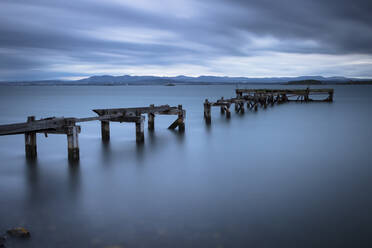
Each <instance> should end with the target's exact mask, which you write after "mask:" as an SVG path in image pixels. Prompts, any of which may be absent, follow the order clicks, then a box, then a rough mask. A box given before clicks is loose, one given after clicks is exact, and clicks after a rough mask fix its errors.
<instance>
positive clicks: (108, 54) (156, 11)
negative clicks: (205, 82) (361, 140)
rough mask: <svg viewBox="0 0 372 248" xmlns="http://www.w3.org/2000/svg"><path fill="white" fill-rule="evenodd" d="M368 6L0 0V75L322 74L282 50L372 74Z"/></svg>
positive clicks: (235, 0) (351, 72) (269, 0)
mask: <svg viewBox="0 0 372 248" xmlns="http://www.w3.org/2000/svg"><path fill="white" fill-rule="evenodd" d="M371 9H372V3H371V2H370V1H365V0H356V1H353V2H350V1H346V0H339V1H334V0H323V1H321V0H314V1H307V0H296V1H295V0H283V1H274V0H251V1H244V0H213V1H212V0H206V1H202V2H201V1H196V0H189V1H187V0H180V1H177V3H175V1H171V0H157V1H146V0H139V1H129V0H108V1H98V0H93V1H87V0H75V1H60V0H33V1H27V0H2V1H1V2H0V80H21V79H46V78H61V77H68V76H85V75H91V74H96V73H97V74H102V73H113V74H123V73H137V72H141V71H142V72H148V73H155V74H162V75H167V74H188V73H194V74H201V73H217V74H220V75H224V74H226V75H235V76H236V75H237V74H240V75H241V76H250V75H252V76H278V74H279V73H280V72H281V71H283V70H286V71H287V73H288V74H292V75H295V74H299V73H313V74H316V73H322V74H327V73H326V72H324V68H320V67H319V68H317V67H316V66H313V68H308V69H304V67H305V66H307V65H308V64H306V62H303V63H304V64H303V67H302V68H300V69H299V68H298V66H297V65H298V63H302V61H297V62H294V60H293V56H292V57H291V54H293V55H296V56H298V55H302V56H303V57H302V58H303V59H304V60H308V59H309V58H310V59H311V61H315V62H316V61H317V60H319V64H321V65H322V66H323V67H324V65H326V64H327V61H328V62H329V63H333V61H339V60H340V59H343V60H344V61H343V62H344V63H343V64H342V65H340V66H337V65H334V64H332V70H330V72H329V73H332V74H339V75H345V71H344V68H345V67H347V68H349V69H348V70H347V75H346V76H364V77H365V76H372V72H370V71H372V70H371V69H372V68H371V66H372V59H371V58H372V17H371V15H370V13H369V10H371ZM286 55H288V57H290V58H292V59H286ZM270 57H272V59H271V60H270ZM267 58H269V61H267V63H266V64H263V63H262V59H267ZM298 58H301V57H298ZM229 61H233V62H230V64H235V66H236V67H235V68H234V69H232V68H229ZM255 61H256V63H255ZM255 64H259V65H260V66H261V67H263V69H262V68H261V69H260V68H254V66H255ZM281 65H282V66H281ZM291 65H292V66H291ZM232 66H233V65H232ZM232 66H231V67H232ZM288 67H292V68H293V69H292V72H291V71H290V70H288ZM223 68H225V69H223ZM281 68H282V69H281ZM337 68H339V69H337ZM279 76H280V75H279Z"/></svg>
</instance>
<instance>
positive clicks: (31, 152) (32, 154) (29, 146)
mask: <svg viewBox="0 0 372 248" xmlns="http://www.w3.org/2000/svg"><path fill="white" fill-rule="evenodd" d="M33 121H35V116H29V117H27V122H28V123H30V122H33ZM25 152H26V158H27V159H35V158H36V157H37V149H36V132H26V133H25Z"/></svg>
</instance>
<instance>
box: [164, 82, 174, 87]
mask: <svg viewBox="0 0 372 248" xmlns="http://www.w3.org/2000/svg"><path fill="white" fill-rule="evenodd" d="M164 86H176V85H175V84H172V83H167V84H164Z"/></svg>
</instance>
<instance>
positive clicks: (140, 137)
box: [136, 115, 145, 143]
mask: <svg viewBox="0 0 372 248" xmlns="http://www.w3.org/2000/svg"><path fill="white" fill-rule="evenodd" d="M143 122H144V120H143V118H141V115H139V119H138V120H137V121H136V142H137V143H143V142H144V141H145V134H144V127H143V126H144V125H143Z"/></svg>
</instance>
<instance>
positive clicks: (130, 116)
mask: <svg viewBox="0 0 372 248" xmlns="http://www.w3.org/2000/svg"><path fill="white" fill-rule="evenodd" d="M93 111H94V112H95V113H96V114H97V115H98V116H94V117H86V118H74V117H71V118H65V117H49V118H43V119H39V120H36V119H35V116H29V117H28V118H27V122H22V123H15V124H8V125H0V136H2V135H16V134H24V135H25V152H26V158H28V159H35V158H36V157H37V148H36V147H37V145H36V134H37V133H44V134H45V136H46V137H47V136H48V134H65V135H67V144H68V159H69V160H70V161H77V160H79V157H80V156H79V141H78V134H79V133H80V132H81V127H80V126H78V125H77V123H80V122H87V121H101V134H102V140H103V141H105V142H107V141H109V139H110V126H109V124H110V122H111V121H113V122H134V123H135V126H136V142H138V143H142V142H144V120H145V117H144V116H142V115H143V114H147V115H148V128H149V130H150V131H151V130H154V128H155V115H177V119H176V120H175V121H174V122H173V123H172V124H171V125H170V126H169V127H168V128H169V129H175V128H177V127H178V130H179V132H184V131H185V124H184V119H185V117H186V111H185V110H184V109H182V105H178V106H177V107H171V106H169V105H162V106H154V105H150V106H149V107H138V108H116V109H94V110H93Z"/></svg>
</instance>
